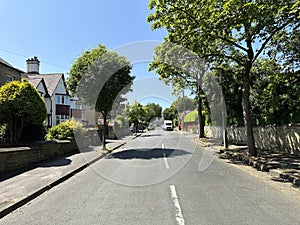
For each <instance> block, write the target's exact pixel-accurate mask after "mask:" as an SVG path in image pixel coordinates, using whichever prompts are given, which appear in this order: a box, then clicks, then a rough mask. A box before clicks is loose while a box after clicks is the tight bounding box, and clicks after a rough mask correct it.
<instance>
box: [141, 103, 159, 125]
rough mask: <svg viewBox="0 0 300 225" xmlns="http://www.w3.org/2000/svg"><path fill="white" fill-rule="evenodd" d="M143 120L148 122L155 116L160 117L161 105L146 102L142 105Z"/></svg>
mask: <svg viewBox="0 0 300 225" xmlns="http://www.w3.org/2000/svg"><path fill="white" fill-rule="evenodd" d="M144 111H145V120H146V122H147V123H149V122H150V121H151V120H152V119H154V118H156V117H161V113H162V107H161V106H160V105H159V104H155V103H147V104H146V105H145V106H144Z"/></svg>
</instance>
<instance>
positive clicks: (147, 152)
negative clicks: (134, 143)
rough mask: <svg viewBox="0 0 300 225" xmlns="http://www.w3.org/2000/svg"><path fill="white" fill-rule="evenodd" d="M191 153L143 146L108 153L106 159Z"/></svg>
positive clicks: (172, 155)
mask: <svg viewBox="0 0 300 225" xmlns="http://www.w3.org/2000/svg"><path fill="white" fill-rule="evenodd" d="M187 154H191V153H190V152H186V151H184V150H181V149H162V148H153V149H150V148H145V149H129V150H125V151H122V152H116V153H112V154H110V155H108V156H107V157H106V159H115V158H117V159H125V160H126V159H146V160H150V159H159V158H164V157H177V156H182V155H187Z"/></svg>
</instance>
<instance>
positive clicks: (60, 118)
mask: <svg viewBox="0 0 300 225" xmlns="http://www.w3.org/2000/svg"><path fill="white" fill-rule="evenodd" d="M69 119H70V116H69V115H56V125H57V124H59V123H61V122H63V121H66V120H69Z"/></svg>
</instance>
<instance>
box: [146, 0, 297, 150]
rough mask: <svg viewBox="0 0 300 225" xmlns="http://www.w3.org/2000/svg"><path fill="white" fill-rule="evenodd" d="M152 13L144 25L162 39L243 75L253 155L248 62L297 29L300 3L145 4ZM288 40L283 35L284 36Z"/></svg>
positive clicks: (168, 0) (228, 0) (293, 0)
mask: <svg viewBox="0 0 300 225" xmlns="http://www.w3.org/2000/svg"><path fill="white" fill-rule="evenodd" d="M149 7H150V9H151V10H153V9H155V11H154V13H152V14H151V15H149V17H148V21H149V22H152V28H153V29H158V28H162V27H164V28H166V30H167V32H168V36H167V37H166V41H168V42H173V43H178V44H181V45H183V46H185V47H186V48H189V49H190V50H191V51H193V52H196V53H197V54H198V55H199V56H200V55H201V58H203V59H205V60H206V62H215V63H219V62H222V61H223V60H225V59H228V60H231V61H232V62H235V63H237V64H238V65H239V66H240V67H241V69H242V71H243V73H242V80H243V89H242V90H243V93H242V101H243V102H242V103H243V104H242V105H243V114H244V123H245V126H246V133H247V139H248V140H247V146H248V152H249V154H250V155H252V156H256V155H257V150H256V148H255V142H254V136H253V128H252V123H251V110H250V108H251V106H250V100H249V96H250V83H251V79H250V72H251V70H252V66H253V64H254V62H255V61H256V60H257V59H258V57H259V56H260V55H262V54H263V53H264V51H265V50H267V49H268V48H269V47H270V46H271V44H272V42H271V40H272V39H276V37H277V35H278V34H279V33H280V32H282V31H291V32H285V33H286V34H287V35H288V34H289V33H293V30H294V29H296V28H297V27H299V23H300V20H299V18H300V17H299V11H300V2H299V1H297V0H286V1H278V0H271V1H251V0H247V1H244V0H243V1H242V0H238V1H232V0H225V1H219V0H212V1H206V0H196V1H189V0H180V1H179V0H175V1H174V0H172V1H171V0H165V1H160V0H150V2H149ZM287 38H288V37H287Z"/></svg>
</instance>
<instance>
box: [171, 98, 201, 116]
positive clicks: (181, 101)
mask: <svg viewBox="0 0 300 225" xmlns="http://www.w3.org/2000/svg"><path fill="white" fill-rule="evenodd" d="M172 107H174V108H175V109H176V110H177V111H178V112H180V113H182V112H183V111H186V110H194V109H195V108H196V107H197V103H196V101H195V100H194V99H191V98H189V97H187V96H183V97H181V96H179V97H178V98H177V99H176V100H175V101H174V102H173V103H172Z"/></svg>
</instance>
